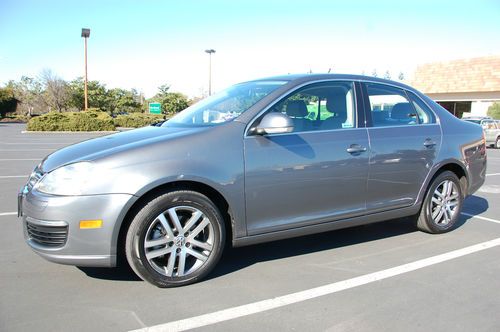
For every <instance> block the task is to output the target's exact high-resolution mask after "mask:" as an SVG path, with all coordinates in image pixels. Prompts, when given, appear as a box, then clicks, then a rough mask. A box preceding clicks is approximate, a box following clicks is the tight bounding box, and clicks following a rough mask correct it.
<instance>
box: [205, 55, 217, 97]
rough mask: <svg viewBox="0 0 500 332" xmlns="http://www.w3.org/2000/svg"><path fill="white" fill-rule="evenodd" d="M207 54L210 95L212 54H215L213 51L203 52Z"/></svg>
mask: <svg viewBox="0 0 500 332" xmlns="http://www.w3.org/2000/svg"><path fill="white" fill-rule="evenodd" d="M205 53H208V58H209V60H208V61H209V62H208V95H209V96H211V95H212V53H215V50H214V49H209V50H205Z"/></svg>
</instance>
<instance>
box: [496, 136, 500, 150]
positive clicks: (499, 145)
mask: <svg viewBox="0 0 500 332" xmlns="http://www.w3.org/2000/svg"><path fill="white" fill-rule="evenodd" d="M495 149H500V137H497V139H496V141H495Z"/></svg>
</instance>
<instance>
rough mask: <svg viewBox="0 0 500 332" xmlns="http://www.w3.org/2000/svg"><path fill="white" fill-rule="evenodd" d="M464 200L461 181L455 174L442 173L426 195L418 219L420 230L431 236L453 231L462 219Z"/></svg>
mask: <svg viewBox="0 0 500 332" xmlns="http://www.w3.org/2000/svg"><path fill="white" fill-rule="evenodd" d="M463 200H464V195H463V193H462V188H461V186H460V181H459V180H458V178H457V176H456V175H455V173H453V172H450V171H444V172H442V173H440V174H439V175H438V176H437V177H436V178H435V179H434V180H433V181H432V183H431V185H430V186H429V189H428V190H427V193H426V195H425V199H424V202H423V203H422V208H421V209H420V214H419V216H418V219H417V227H418V229H420V230H421V231H424V232H427V233H431V234H439V233H446V232H449V231H451V230H452V229H453V228H454V227H455V226H456V224H457V221H458V220H459V218H460V212H461V211H462V205H463Z"/></svg>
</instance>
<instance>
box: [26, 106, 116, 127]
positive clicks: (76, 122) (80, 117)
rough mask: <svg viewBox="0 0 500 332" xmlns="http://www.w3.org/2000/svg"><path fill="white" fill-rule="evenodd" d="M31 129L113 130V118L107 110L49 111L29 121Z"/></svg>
mask: <svg viewBox="0 0 500 332" xmlns="http://www.w3.org/2000/svg"><path fill="white" fill-rule="evenodd" d="M26 129H27V130H31V131H112V130H115V125H114V123H113V118H112V117H111V116H109V115H108V114H107V113H105V112H101V111H98V110H88V111H82V112H64V113H59V112H49V113H47V114H44V115H40V116H37V117H35V118H32V119H30V120H29V121H28V125H27V128H26Z"/></svg>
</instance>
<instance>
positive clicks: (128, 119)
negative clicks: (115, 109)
mask: <svg viewBox="0 0 500 332" xmlns="http://www.w3.org/2000/svg"><path fill="white" fill-rule="evenodd" d="M163 117H164V116H163V115H161V114H148V113H130V114H127V115H118V116H117V117H116V118H114V119H113V120H114V123H115V126H117V127H125V128H139V127H144V126H149V125H150V124H152V123H155V122H158V121H161V120H163Z"/></svg>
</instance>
